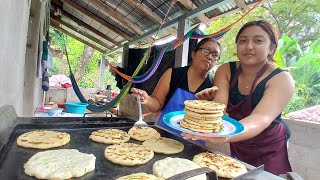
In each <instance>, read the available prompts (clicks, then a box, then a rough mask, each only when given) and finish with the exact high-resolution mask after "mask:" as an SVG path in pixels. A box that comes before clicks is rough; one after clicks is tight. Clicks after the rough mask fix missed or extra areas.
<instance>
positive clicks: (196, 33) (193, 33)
mask: <svg viewBox="0 0 320 180" xmlns="http://www.w3.org/2000/svg"><path fill="white" fill-rule="evenodd" d="M262 2H263V0H261V1H259V2H258V3H257V4H255V5H254V6H253V7H252V8H251V9H250V10H249V11H248V12H246V13H245V14H244V15H242V16H241V17H240V18H239V19H238V20H236V21H235V22H233V23H232V24H230V25H229V26H227V27H225V28H223V29H221V30H219V31H218V32H215V33H212V34H208V35H204V34H203V33H201V31H200V30H199V29H198V26H197V27H195V28H193V29H191V30H190V31H189V32H188V33H187V34H186V35H184V36H183V37H181V38H180V39H178V40H176V41H173V42H172V43H170V44H168V45H167V46H166V47H164V48H163V49H162V50H161V51H160V53H159V54H158V55H157V58H156V59H155V60H154V61H153V63H152V65H151V67H150V69H149V70H148V71H147V72H146V73H145V74H143V75H141V76H137V74H138V73H139V71H140V70H141V68H142V67H143V64H144V63H145V62H146V60H147V59H148V58H149V56H150V52H151V49H150V48H149V49H148V50H147V51H146V52H145V53H144V56H143V58H142V60H141V61H140V63H139V65H138V67H137V68H136V70H135V71H134V73H133V74H132V76H128V75H126V74H124V73H121V72H120V71H118V70H117V68H115V67H114V66H112V65H111V64H110V63H109V62H108V61H107V64H108V65H109V67H110V68H111V69H112V70H114V71H115V72H116V73H117V74H119V75H120V76H121V77H122V78H124V79H126V80H128V83H127V84H126V86H125V87H124V88H123V89H122V90H121V92H120V93H119V94H118V96H117V97H116V98H115V99H113V100H112V101H111V102H109V103H107V104H105V105H101V106H99V105H95V104H90V103H89V102H88V101H87V100H86V99H85V97H84V96H83V94H82V93H81V91H80V88H79V86H78V84H77V82H76V80H75V78H74V75H73V73H72V70H71V66H70V62H69V58H68V52H67V47H66V44H65V43H64V45H65V51H66V56H67V61H68V66H69V71H70V79H71V83H72V85H73V90H74V92H75V94H76V95H77V96H78V98H79V100H80V101H81V102H82V103H87V104H88V106H87V109H88V110H90V111H92V112H104V111H106V110H109V109H110V108H112V107H114V106H116V105H117V104H118V103H120V101H121V100H122V99H123V98H124V97H125V96H126V95H127V94H128V92H129V90H130V87H131V85H132V83H142V82H144V81H146V80H148V79H149V78H150V77H151V76H152V75H153V74H154V73H155V71H156V70H157V68H158V67H159V65H160V63H161V60H162V57H163V55H164V53H165V52H168V51H171V50H174V49H176V48H177V47H179V46H180V45H181V44H182V43H183V42H184V41H185V40H187V39H189V38H191V39H201V38H209V37H211V38H215V39H220V38H222V37H223V36H224V35H225V34H226V33H227V32H228V31H229V30H230V29H231V27H233V26H234V25H235V24H237V23H238V22H240V21H241V20H242V19H243V18H244V17H246V16H247V15H248V14H249V13H251V12H252V11H253V10H254V9H255V8H257V7H258V5H260V4H261V3H262Z"/></svg>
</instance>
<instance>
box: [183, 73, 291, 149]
mask: <svg viewBox="0 0 320 180" xmlns="http://www.w3.org/2000/svg"><path fill="white" fill-rule="evenodd" d="M221 70H223V68H221ZM222 74H223V73H222ZM229 74H230V73H229ZM227 76H228V73H227ZM222 77H223V76H222ZM216 78H218V79H217V80H216ZM225 80H226V79H225ZM223 81H224V80H223V79H221V82H220V77H215V84H216V83H217V86H218V87H219V86H220V87H221V88H220V87H219V90H221V89H223V87H224V86H223V85H224V84H225V82H223ZM227 82H228V83H229V80H228V81H227ZM225 85H226V84H225ZM224 91H226V90H224ZM227 92H228V93H229V89H228V90H227ZM293 93H294V81H293V79H292V77H291V75H290V74H289V73H287V72H282V73H280V74H278V75H277V76H275V77H273V78H272V79H270V80H269V81H268V82H267V84H266V89H265V91H264V95H263V97H262V99H261V101H260V102H259V103H258V105H257V106H256V108H255V109H254V110H253V111H252V113H251V114H250V115H249V116H248V117H246V118H244V119H242V120H240V122H241V123H242V124H243V125H244V127H245V131H244V132H243V133H241V134H239V135H237V136H233V137H230V138H228V139H226V138H209V137H203V136H195V135H191V134H186V133H183V136H184V137H185V138H187V139H198V140H204V141H207V142H209V143H212V144H221V143H224V142H226V140H227V141H228V142H237V141H242V140H246V139H250V138H253V137H255V136H257V135H258V134H259V133H261V132H262V131H263V130H264V129H266V128H267V127H268V126H269V125H270V124H271V123H272V121H273V120H274V119H275V118H276V117H277V116H278V115H279V114H280V113H281V112H282V111H283V109H284V108H285V107H286V106H287V104H288V103H289V102H290V100H291V97H292V96H293ZM226 97H228V95H226V94H224V93H223V92H220V93H219V94H218V93H217V95H216V97H215V99H214V101H217V102H221V103H223V102H225V101H228V99H227V98H226Z"/></svg>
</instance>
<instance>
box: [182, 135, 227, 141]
mask: <svg viewBox="0 0 320 180" xmlns="http://www.w3.org/2000/svg"><path fill="white" fill-rule="evenodd" d="M181 136H182V137H183V138H184V139H191V140H202V141H205V142H206V143H210V144H223V143H226V142H227V141H228V138H227V137H204V136H197V135H193V134H189V133H182V134H181Z"/></svg>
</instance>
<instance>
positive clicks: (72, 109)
mask: <svg viewBox="0 0 320 180" xmlns="http://www.w3.org/2000/svg"><path fill="white" fill-rule="evenodd" d="M65 105H66V112H67V113H75V114H84V113H85V111H86V107H87V106H88V104H87V103H81V102H66V103H65Z"/></svg>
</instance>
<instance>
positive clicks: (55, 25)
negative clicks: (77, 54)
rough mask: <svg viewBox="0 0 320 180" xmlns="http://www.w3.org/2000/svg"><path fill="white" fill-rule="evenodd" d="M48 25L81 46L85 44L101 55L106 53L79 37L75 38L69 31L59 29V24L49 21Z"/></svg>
mask: <svg viewBox="0 0 320 180" xmlns="http://www.w3.org/2000/svg"><path fill="white" fill-rule="evenodd" d="M50 25H51V26H52V27H54V28H55V29H57V30H58V31H60V32H62V33H64V34H66V35H68V36H70V37H73V38H74V39H76V40H78V41H80V42H82V43H83V44H86V45H88V46H90V47H92V48H94V49H96V50H98V51H100V52H101V53H105V52H106V50H103V49H101V48H99V47H97V46H95V45H94V44H92V43H90V42H88V41H86V40H83V39H81V38H80V37H77V36H76V35H74V34H72V33H70V32H69V31H67V30H65V29H63V28H61V27H60V24H59V23H58V22H55V21H50Z"/></svg>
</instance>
